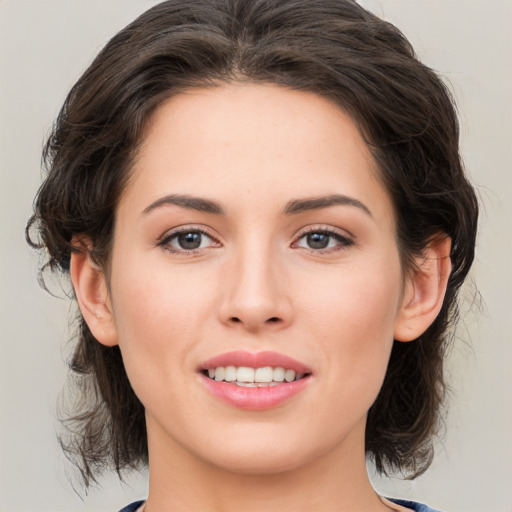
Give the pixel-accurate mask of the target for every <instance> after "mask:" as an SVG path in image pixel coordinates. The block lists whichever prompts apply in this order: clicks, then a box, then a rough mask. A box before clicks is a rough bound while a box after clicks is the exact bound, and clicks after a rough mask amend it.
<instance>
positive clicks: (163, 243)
mask: <svg viewBox="0 0 512 512" xmlns="http://www.w3.org/2000/svg"><path fill="white" fill-rule="evenodd" d="M182 234H199V235H201V236H204V237H207V238H209V239H210V240H211V241H212V242H213V247H215V246H216V245H217V246H218V244H220V242H218V241H217V240H216V238H214V237H213V236H212V235H211V234H210V233H208V232H207V231H206V230H204V229H200V228H196V227H193V226H191V227H182V228H177V229H175V230H173V231H171V232H170V233H169V232H168V233H166V234H165V235H163V236H162V237H161V238H160V240H159V241H158V242H157V245H158V246H159V247H162V248H164V249H165V250H166V251H168V252H170V253H172V254H186V255H190V256H192V255H195V254H198V253H200V252H201V251H202V250H204V249H206V248H207V247H199V248H197V249H183V248H182V249H176V248H173V247H172V246H171V242H172V241H173V240H175V239H177V237H179V236H180V235H182ZM312 234H319V235H326V236H328V237H329V239H330V240H332V239H334V240H336V241H337V242H338V244H337V245H336V246H335V247H326V248H324V249H313V248H311V247H299V246H298V243H299V242H300V240H302V239H304V238H305V237H307V236H308V235H312ZM201 243H202V241H201ZM329 243H330V241H329V242H328V244H329ZM354 243H355V242H354V240H353V239H352V238H349V237H347V236H344V235H342V234H340V233H338V232H337V231H334V230H332V229H330V228H320V227H310V228H308V229H307V230H306V231H303V232H302V233H300V235H299V236H298V237H297V238H296V239H295V241H294V242H293V243H292V244H291V247H293V248H301V249H305V250H307V251H309V252H310V253H311V254H326V253H330V252H335V251H339V250H343V249H346V248H347V247H350V246H352V245H354Z"/></svg>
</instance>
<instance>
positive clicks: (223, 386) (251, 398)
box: [201, 375, 311, 411]
mask: <svg viewBox="0 0 512 512" xmlns="http://www.w3.org/2000/svg"><path fill="white" fill-rule="evenodd" d="M310 378H311V377H310V376H307V377H303V378H302V379H299V380H295V381H293V382H285V383H283V384H279V385H277V386H270V387H262V388H248V387H245V386H237V385H236V384H230V383H229V382H224V381H216V380H213V379H210V378H209V377H206V376H205V375H201V380H202V381H203V383H204V385H205V386H206V388H207V389H208V391H209V392H210V393H211V394H212V395H214V396H216V397H217V398H219V399H220V400H222V401H223V402H227V403H228V404H230V405H232V406H234V407H238V408H239V409H247V410H250V411H262V410H265V409H272V408H273V407H277V406H278V405H281V404H282V403H284V402H286V401H287V400H289V399H291V398H292V397H293V396H295V395H297V394H298V393H300V392H301V391H302V390H304V388H305V387H306V386H307V385H308V383H309V381H310Z"/></svg>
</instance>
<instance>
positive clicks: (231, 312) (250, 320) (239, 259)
mask: <svg viewBox="0 0 512 512" xmlns="http://www.w3.org/2000/svg"><path fill="white" fill-rule="evenodd" d="M285 276H286V273H285V272H284V269H283V268H282V266H281V265H280V263H279V261H278V258H277V257H276V256H275V255H274V257H273V255H272V254H270V251H267V252H265V253H263V252H262V251H257V250H252V251H251V250H246V251H245V252H244V253H243V254H237V255H236V256H235V257H234V262H233V263H232V264H231V265H229V268H228V269H226V276H225V279H224V284H223V285H221V286H222V287H223V288H224V290H223V293H222V303H221V307H220V317H221V321H222V322H223V323H224V324H226V325H229V326H232V327H233V326H239V327H240V328H243V329H245V330H247V331H250V332H257V331H260V330H268V329H271V330H279V329H282V328H284V327H286V326H288V325H289V324H290V323H291V321H292V313H293V312H292V304H291V302H290V300H289V299H290V297H289V295H288V289H289V288H288V287H287V285H286V277H285Z"/></svg>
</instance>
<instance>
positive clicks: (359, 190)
mask: <svg viewBox="0 0 512 512" xmlns="http://www.w3.org/2000/svg"><path fill="white" fill-rule="evenodd" d="M332 194H339V195H343V196H346V197H349V198H351V199H353V200H356V201H358V202H359V203H360V204H359V205H357V204H356V205H354V204H333V205H330V206H326V207H323V208H315V209H309V210H304V211H300V212H298V213H294V214H290V213H286V212H285V211H284V210H285V209H286V207H287V205H289V204H290V202H291V201H294V200H304V199H310V198H318V197H325V196H332ZM168 195H174V196H175V195H181V196H183V195H186V196H193V197H194V198H202V199H207V200H210V201H215V203H218V205H219V206H220V207H222V209H223V210H224V214H223V215H219V214H217V213H211V212H204V211H197V210H195V209H191V208H187V207H184V206H183V205H181V206H180V205H176V204H169V203H166V202H165V201H164V202H162V201H161V200H162V198H164V197H166V196H168ZM159 201H160V203H161V204H160V203H159ZM361 205H363V206H361ZM178 227H179V228H180V229H185V230H188V232H196V233H197V230H202V231H204V232H205V233H207V235H200V236H201V237H202V239H201V240H202V241H201V246H200V248H199V249H196V250H193V251H191V250H185V249H183V248H182V247H180V244H179V239H178V238H177V237H176V236H174V237H173V234H175V231H173V230H176V228H178ZM308 231H314V232H317V233H318V232H323V233H325V232H330V233H333V234H332V235H327V236H328V238H327V239H328V241H329V242H328V247H327V248H326V249H321V250H319V249H318V248H314V247H313V248H312V247H311V243H310V242H311V239H308V237H307V236H306V235H307V232H308ZM340 237H341V238H340ZM75 242H76V244H77V245H78V246H81V247H82V248H83V249H84V250H83V251H82V252H80V253H76V254H73V256H72V266H71V275H72V280H73V284H74V286H75V290H76V292H77V297H78V300H79V304H80V307H81V310H82V313H83V314H84V317H85V319H86V321H87V322H88V324H89V326H90V328H91V330H92V332H93V334H94V335H95V337H96V338H97V339H98V340H99V341H100V342H101V343H104V344H105V345H115V344H119V345H120V348H121V351H122V354H123V360H124V363H125V366H126V370H127V373H128V376H129V378H130V382H131V384H132V386H133V388H134V390H135V392H136V394H137V395H138V397H139V398H140V400H141V401H142V403H143V404H144V406H145V408H146V419H147V429H148V443H149V445H148V446H149V456H150V492H149V498H148V501H147V506H146V507H147V508H146V510H147V512H151V511H155V510H158V511H160V512H165V511H171V510H173V511H176V510H201V511H212V512H213V511H223V512H228V511H231V510H233V511H234V510H237V511H238V510H244V511H253V510H254V511H257V510H267V511H274V510H276V511H277V510H279V511H280V512H281V511H282V510H297V511H301V510H304V511H305V510H308V511H310V510H322V511H326V512H327V511H331V510H332V511H334V510H336V511H351V512H357V511H363V510H364V511H379V510H390V509H393V510H405V509H403V508H400V507H398V506H396V505H391V504H390V503H389V502H386V501H385V500H383V499H381V498H380V497H379V496H378V495H377V494H376V493H375V491H374V490H373V489H372V487H371V484H370V482H369V480H368V476H367V472H366V466H365V452H364V432H365V422H366V415H367V411H368V409H369V408H370V406H371V404H372V402H373V401H374V400H375V398H376V396H377V394H378V392H379V389H380V387H381V385H382V381H383V379H384V375H385V372H386V366H387V362H388V359H389V355H390V351H391V347H392V343H393V339H394V338H396V339H399V340H402V341H409V340H413V339H415V338H416V337H417V336H419V335H420V334H421V333H422V332H423V331H424V330H425V329H426V328H427V327H428V325H430V323H431V322H432V321H433V319H434V318H435V316H436V315H437V313H438V311H439V308H440V307H441V304H442V298H443V294H444V290H445V287H446V280H447V277H448V274H449V268H450V263H449V258H448V256H447V255H448V254H449V248H450V242H449V240H448V239H447V238H445V237H444V238H443V237H439V239H438V240H434V241H433V242H432V243H431V244H430V245H429V247H428V248H427V250H426V252H425V255H424V256H425V257H424V258H421V260H419V261H418V262H417V263H418V265H419V268H420V270H419V271H418V272H417V273H415V274H410V273H408V272H404V270H403V269H402V268H401V265H400V258H399V252H398V248H397V244H396V239H395V218H394V209H393V204H392V202H391V199H390V197H389V195H388V193H387V191H386V190H385V188H384V187H383V185H382V184H381V182H380V181H379V178H378V170H377V169H376V166H375V163H374V161H373V159H372V157H371V155H370V153H369V151H368V148H367V147H366V145H365V143H364V142H363V140H362V138H361V136H360V134H359V132H358V130H357V127H356V126H355V124H354V122H353V121H352V119H351V118H350V117H349V116H348V115H347V114H346V113H344V112H343V111H342V110H340V109H339V108H338V107H336V106H334V105H333V104H331V103H330V102H328V101H327V100H325V99H323V98H320V97H318V96H315V95H313V94H311V93H305V92H297V91H290V90H287V89H284V88H280V87H277V86H273V85H247V84H246V85H239V84H238V85H237V84H233V85H223V86H219V87H216V88H211V89H207V90H206V89H205V90H193V91H191V92H190V93H188V94H182V95H179V96H175V97H173V98H171V99H170V100H169V101H167V102H166V103H165V104H163V105H162V106H160V107H159V109H158V110H157V111H156V113H155V115H154V116H153V118H152V119H151V122H150V123H149V125H148V127H147V130H146V133H145V137H144V140H143V143H142V146H141V149H140V152H139V154H138V157H137V159H136V162H135V164H134V168H133V174H132V176H131V179H130V181H129V183H128V186H127V188H126V189H125V191H124V192H123V194H122V197H121V200H120V203H119V207H118V211H117V216H116V228H115V235H114V243H113V251H112V255H111V267H110V268H111V271H110V274H109V276H108V280H107V278H106V277H105V275H104V274H103V273H102V272H101V270H100V269H98V268H97V267H95V265H94V264H93V263H92V262H91V260H90V258H89V257H88V255H87V254H88V248H90V241H89V240H88V239H87V238H85V237H76V239H75ZM240 349H243V350H247V351H250V352H259V351H262V350H272V351H277V352H280V353H283V354H286V355H288V356H291V357H293V358H295V359H297V360H299V361H301V362H303V363H305V364H306V365H308V366H309V367H310V368H311V369H312V370H313V375H312V376H311V377H310V382H309V383H308V386H307V387H306V388H305V389H304V390H303V391H302V392H301V393H299V394H298V395H296V396H294V397H293V398H292V399H290V400H288V401H286V402H285V403H284V404H281V405H280V406H278V407H275V408H272V409H269V410H263V411H247V410H243V409H239V408H236V407H233V406H232V405H230V404H226V403H224V402H222V401H220V400H218V399H217V398H216V397H214V396H212V395H211V394H210V393H209V392H208V391H207V390H206V389H205V387H204V386H203V385H202V383H201V379H200V376H199V374H198V372H197V368H198V366H199V365H200V364H201V363H202V362H204V361H205V360H207V359H209V358H211V357H214V356H216V355H219V354H222V353H224V352H228V351H232V350H240ZM198 483H200V484H198Z"/></svg>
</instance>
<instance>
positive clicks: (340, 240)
mask: <svg viewBox="0 0 512 512" xmlns="http://www.w3.org/2000/svg"><path fill="white" fill-rule="evenodd" d="M353 244H354V242H353V240H351V239H350V238H348V237H346V236H343V235H341V234H340V233H337V232H335V231H329V230H323V229H316V230H311V231H309V232H307V233H305V234H303V235H301V236H300V237H299V239H298V240H297V242H295V244H294V246H295V247H300V248H303V249H309V250H311V251H318V252H321V251H326V250H330V249H333V250H336V249H337V248H338V249H343V248H345V247H348V246H350V245H353Z"/></svg>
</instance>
